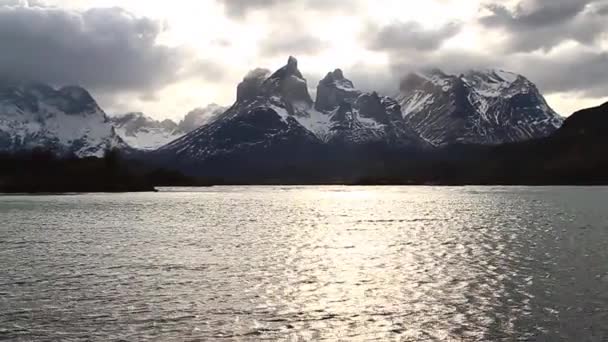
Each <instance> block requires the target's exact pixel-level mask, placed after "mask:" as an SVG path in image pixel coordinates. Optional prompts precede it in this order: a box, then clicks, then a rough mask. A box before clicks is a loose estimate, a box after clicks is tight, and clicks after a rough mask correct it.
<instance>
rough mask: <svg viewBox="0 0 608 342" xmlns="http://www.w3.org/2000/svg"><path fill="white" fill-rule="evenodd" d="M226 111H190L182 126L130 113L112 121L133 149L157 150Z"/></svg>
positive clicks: (209, 108)
mask: <svg viewBox="0 0 608 342" xmlns="http://www.w3.org/2000/svg"><path fill="white" fill-rule="evenodd" d="M225 110H226V108H224V107H221V106H219V105H217V104H210V105H208V106H207V107H204V108H196V109H194V110H192V111H190V112H189V113H188V114H186V116H185V117H184V119H182V120H181V121H180V122H179V123H176V122H174V121H173V120H170V119H165V120H163V121H158V120H154V119H153V118H151V117H149V116H146V115H145V114H144V113H141V112H140V113H127V114H121V115H116V116H113V117H110V121H111V122H112V123H113V125H114V127H115V128H116V133H117V134H118V135H119V136H120V137H121V138H122V139H123V140H124V141H125V142H127V144H129V145H130V146H131V147H133V148H136V149H139V150H144V151H149V150H155V149H157V148H159V147H161V146H163V145H166V144H168V143H169V142H171V141H173V140H176V139H178V138H180V137H182V136H184V135H185V134H188V133H190V132H192V131H193V130H195V129H197V128H198V127H200V126H203V125H205V124H206V123H208V122H209V121H212V120H214V119H215V118H217V116H219V115H220V114H222V113H223V112H224V111H225Z"/></svg>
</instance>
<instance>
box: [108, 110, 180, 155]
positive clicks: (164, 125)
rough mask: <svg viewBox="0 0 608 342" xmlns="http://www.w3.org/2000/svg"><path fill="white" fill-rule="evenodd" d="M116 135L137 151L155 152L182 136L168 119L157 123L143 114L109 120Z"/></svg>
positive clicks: (124, 115)
mask: <svg viewBox="0 0 608 342" xmlns="http://www.w3.org/2000/svg"><path fill="white" fill-rule="evenodd" d="M111 121H112V124H114V127H115V128H116V133H117V134H118V135H119V136H120V137H121V138H122V139H123V140H124V141H125V142H126V143H127V144H129V146H131V147H133V148H135V149H138V150H155V149H157V148H159V147H161V146H163V145H165V144H167V143H169V142H171V141H173V140H175V139H177V138H179V137H181V136H182V135H184V133H180V132H179V131H178V128H177V124H176V123H175V122H173V121H171V120H169V119H167V120H163V121H158V120H154V119H152V118H150V117H148V116H145V115H144V114H143V113H128V114H123V115H119V116H115V117H112V118H111Z"/></svg>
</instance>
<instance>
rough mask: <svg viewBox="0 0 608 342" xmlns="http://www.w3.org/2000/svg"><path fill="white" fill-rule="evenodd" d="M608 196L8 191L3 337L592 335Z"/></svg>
mask: <svg viewBox="0 0 608 342" xmlns="http://www.w3.org/2000/svg"><path fill="white" fill-rule="evenodd" d="M607 198H608V196H607V191H606V189H603V188H595V189H585V188H580V189H575V188H534V189H528V188H418V187H415V188H398V187H383V188H343V187H300V188H298V187H294V188H290V187H287V188H285V187H254V188H211V189H204V190H203V191H200V190H197V191H196V192H165V193H160V194H125V195H87V196H77V197H10V198H8V197H0V214H1V215H2V217H3V218H5V223H4V225H2V227H1V228H0V250H1V251H2V252H0V256H1V258H0V265H1V266H2V268H3V269H5V270H6V272H4V273H3V274H0V294H2V298H3V299H2V300H0V337H2V338H4V337H6V338H7V339H9V340H17V341H20V340H21V341H28V340H39V339H50V340H53V339H68V340H69V339H86V340H108V339H116V340H119V339H122V340H144V339H159V340H164V341H183V340H186V341H197V340H216V339H229V340H252V341H254V340H261V339H268V340H285V339H287V340H345V341H354V340H381V341H384V340H405V341H408V340H410V341H424V340H441V341H443V340H467V341H469V340H470V341H487V340H506V341H510V340H514V339H522V340H537V339H540V340H543V339H544V340H560V339H565V340H573V339H576V340H591V341H592V340H593V338H596V337H598V338H602V336H606V333H607V330H608V327H607V326H606V325H605V323H604V322H606V321H608V316H607V309H606V308H607V307H608V298H607V297H606V292H605V289H606V286H607V285H608V280H605V279H608V266H607V265H606V263H605V260H608V255H607V252H606V249H605V246H604V243H605V241H606V238H608V229H606V227H608V214H607V213H605V210H604V209H603V206H602V205H601V203H603V201H605V200H606V199H607ZM599 340H601V339H599Z"/></svg>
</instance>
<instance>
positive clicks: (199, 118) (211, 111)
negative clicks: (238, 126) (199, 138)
mask: <svg viewBox="0 0 608 342" xmlns="http://www.w3.org/2000/svg"><path fill="white" fill-rule="evenodd" d="M226 109H228V108H226V107H222V106H220V105H217V104H215V103H212V104H210V105H208V106H207V107H203V108H196V109H193V110H192V111H190V112H189V113H188V114H186V116H185V117H184V119H183V120H182V121H180V122H179V124H178V125H177V131H178V132H179V133H180V134H182V135H183V134H187V133H190V132H192V131H194V130H195V129H197V128H199V127H201V126H203V125H205V124H207V123H209V122H212V121H213V120H215V119H217V118H218V116H220V115H221V114H223V113H224V112H225V111H226Z"/></svg>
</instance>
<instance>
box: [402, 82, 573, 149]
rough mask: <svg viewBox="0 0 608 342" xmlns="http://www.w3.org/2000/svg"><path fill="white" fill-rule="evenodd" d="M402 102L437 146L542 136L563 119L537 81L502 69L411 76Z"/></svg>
mask: <svg viewBox="0 0 608 342" xmlns="http://www.w3.org/2000/svg"><path fill="white" fill-rule="evenodd" d="M397 100H398V102H399V103H400V104H401V107H402V114H403V117H404V119H405V120H406V122H407V123H408V124H409V125H410V126H411V127H412V128H413V129H414V130H415V131H416V132H418V133H419V134H420V135H421V136H422V137H423V138H424V139H426V140H428V141H430V142H432V143H433V144H435V145H437V146H440V145H446V144H453V143H474V144H500V143H506V142H516V141H523V140H528V139H533V138H541V137H545V136H547V135H549V134H551V133H553V132H554V131H555V130H557V129H558V128H559V127H560V126H561V124H562V122H563V118H561V117H560V116H559V115H558V114H557V113H555V112H554V111H553V110H552V109H551V108H550V107H549V106H548V104H547V102H546V101H545V99H544V98H543V96H542V95H541V94H540V92H539V91H538V89H537V88H536V86H535V85H534V84H533V83H532V82H530V81H529V80H527V79H526V78H525V77H523V76H521V75H517V74H514V73H510V72H506V71H502V70H484V71H469V72H468V73H466V74H463V75H458V76H457V75H448V74H445V73H443V72H442V71H441V70H431V71H428V72H424V73H415V74H410V75H408V76H407V77H406V78H404V79H403V81H402V82H401V91H400V93H399V95H398V96H397Z"/></svg>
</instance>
